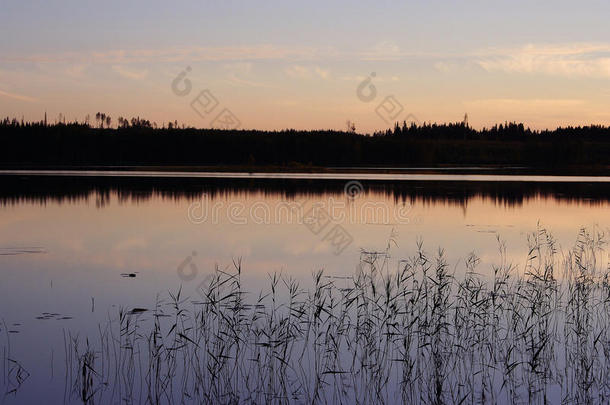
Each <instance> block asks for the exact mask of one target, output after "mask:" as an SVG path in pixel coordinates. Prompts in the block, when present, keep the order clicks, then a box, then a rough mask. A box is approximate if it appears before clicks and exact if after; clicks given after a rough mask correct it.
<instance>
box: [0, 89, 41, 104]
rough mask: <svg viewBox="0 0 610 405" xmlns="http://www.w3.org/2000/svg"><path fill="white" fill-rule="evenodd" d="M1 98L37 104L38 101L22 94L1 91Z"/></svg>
mask: <svg viewBox="0 0 610 405" xmlns="http://www.w3.org/2000/svg"><path fill="white" fill-rule="evenodd" d="M0 96H2V97H8V98H12V99H14V100H19V101H25V102H27V103H37V102H38V99H37V98H34V97H29V96H24V95H22V94H16V93H9V92H8V91H3V90H0Z"/></svg>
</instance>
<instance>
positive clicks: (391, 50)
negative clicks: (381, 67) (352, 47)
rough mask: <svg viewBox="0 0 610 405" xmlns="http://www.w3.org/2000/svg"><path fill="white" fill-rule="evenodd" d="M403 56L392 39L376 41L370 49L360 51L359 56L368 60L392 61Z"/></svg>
mask: <svg viewBox="0 0 610 405" xmlns="http://www.w3.org/2000/svg"><path fill="white" fill-rule="evenodd" d="M404 56H405V54H403V53H402V52H401V51H400V47H399V46H398V45H397V44H396V43H395V42H394V41H381V42H378V43H376V44H375V45H374V46H373V47H372V48H371V49H369V50H367V51H364V52H362V54H361V58H362V59H363V60H370V61H375V60H376V61H392V60H398V59H401V58H403V57H404Z"/></svg>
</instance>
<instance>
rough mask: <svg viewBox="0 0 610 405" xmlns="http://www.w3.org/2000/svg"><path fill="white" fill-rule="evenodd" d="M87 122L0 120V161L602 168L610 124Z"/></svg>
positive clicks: (12, 164) (102, 118)
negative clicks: (380, 126)
mask: <svg viewBox="0 0 610 405" xmlns="http://www.w3.org/2000/svg"><path fill="white" fill-rule="evenodd" d="M96 123H97V125H92V124H90V123H89V122H88V120H87V121H85V122H76V121H75V122H65V120H64V121H58V122H55V123H47V122H46V120H44V121H39V122H24V121H23V120H17V119H14V118H13V119H10V118H5V119H3V120H1V121H0V138H1V140H2V145H3V147H2V148H1V149H0V165H1V166H2V167H4V168H20V167H21V168H31V167H36V168H44V167H58V166H62V167H64V166H70V167H81V166H88V167H90V166H200V167H201V166H213V167H227V166H228V167H231V166H233V167H235V166H242V167H246V166H247V167H255V168H256V167H258V168H260V167H265V166H266V167H270V166H273V167H314V168H315V167H328V168H333V167H393V168H396V167H398V168H409V167H442V166H468V165H484V166H495V167H532V168H543V169H551V170H552V169H558V168H570V167H587V168H604V167H605V166H607V165H608V164H609V163H610V158H609V156H610V127H604V126H596V125H592V126H585V127H565V128H557V129H554V130H543V131H538V130H531V129H529V128H527V127H525V126H524V125H523V124H519V123H509V122H506V123H503V124H498V125H495V126H493V127H491V128H483V129H479V130H477V129H473V128H472V127H470V126H469V125H467V124H465V123H447V124H435V123H424V124H422V125H415V124H410V125H409V124H407V123H406V122H403V123H396V125H395V126H394V127H393V128H390V129H388V130H386V131H381V132H376V133H373V134H358V133H356V132H355V131H336V130H310V131H298V130H293V129H286V130H281V131H261V130H246V129H240V130H222V129H197V128H192V127H186V126H184V125H179V124H178V122H174V123H169V124H164V125H162V126H158V125H157V124H155V123H151V122H150V121H149V120H146V119H141V118H139V117H137V118H132V119H129V120H128V119H126V118H123V117H120V118H119V119H118V125H116V126H111V125H112V119H111V118H110V117H109V116H107V115H106V114H102V113H98V114H96Z"/></svg>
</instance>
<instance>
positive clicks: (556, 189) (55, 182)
mask: <svg viewBox="0 0 610 405" xmlns="http://www.w3.org/2000/svg"><path fill="white" fill-rule="evenodd" d="M360 183H361V184H362V187H363V191H364V193H366V194H381V195H385V196H387V197H391V198H392V199H393V200H394V201H396V202H408V203H410V204H415V203H424V204H436V203H443V204H450V205H459V206H466V205H468V203H469V202H470V201H471V200H473V199H477V198H482V199H485V200H488V201H490V202H492V203H494V204H499V205H506V206H509V207H512V206H522V205H523V204H524V203H525V202H527V201H528V200H532V199H540V198H542V199H553V200H556V201H562V202H569V203H578V204H583V205H598V204H601V203H607V202H608V201H610V182H599V181H583V182H573V181H571V182H548V181H544V182H524V181H521V180H519V176H515V180H512V181H441V180H437V181H432V180H417V181H395V180H360ZM345 184H346V182H345V180H337V179H325V178H320V179H311V178H310V179H273V178H257V179H252V178H155V177H69V176H27V175H20V176H8V175H2V176H0V204H2V205H14V204H19V203H22V202H27V203H39V204H46V203H48V202H58V203H71V202H72V203H77V202H79V201H88V200H90V199H94V200H95V202H96V205H97V206H99V207H104V206H105V205H106V204H107V203H108V201H109V199H110V196H111V194H116V196H117V198H118V200H119V201H120V202H145V201H148V200H150V199H151V198H161V199H170V200H181V199H188V200H192V199H197V198H200V197H201V196H202V195H203V194H206V195H208V196H210V197H211V198H216V197H222V196H230V195H245V194H252V193H259V194H261V195H263V196H272V197H283V198H285V199H294V198H298V197H315V196H321V195H334V196H338V195H342V194H343V193H344V187H345Z"/></svg>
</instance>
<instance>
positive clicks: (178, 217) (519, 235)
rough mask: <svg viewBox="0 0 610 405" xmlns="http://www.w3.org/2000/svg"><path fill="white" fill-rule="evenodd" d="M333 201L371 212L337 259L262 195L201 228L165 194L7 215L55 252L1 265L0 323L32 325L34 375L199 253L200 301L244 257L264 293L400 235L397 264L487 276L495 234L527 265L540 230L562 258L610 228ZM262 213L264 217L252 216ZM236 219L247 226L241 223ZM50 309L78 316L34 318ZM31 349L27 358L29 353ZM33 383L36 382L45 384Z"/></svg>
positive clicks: (163, 284) (594, 220)
mask: <svg viewBox="0 0 610 405" xmlns="http://www.w3.org/2000/svg"><path fill="white" fill-rule="evenodd" d="M295 201H297V202H301V203H303V205H304V206H305V207H309V206H312V205H313V204H314V203H321V204H324V206H325V207H328V204H329V201H331V200H330V197H328V196H316V197H301V199H297V200H295ZM332 202H333V204H335V208H336V210H335V215H338V216H340V215H341V210H342V209H343V208H338V209H337V207H344V209H345V210H346V211H349V210H354V212H366V213H367V215H365V216H358V215H357V216H356V217H355V220H354V221H351V220H348V219H347V218H349V217H346V219H345V220H344V221H342V222H341V224H342V226H344V228H345V230H346V231H347V232H348V233H349V234H350V235H351V236H352V237H353V240H354V241H353V243H352V244H351V245H349V246H348V247H347V248H346V249H345V251H343V253H342V254H341V255H339V256H336V255H334V254H333V253H332V246H331V245H330V244H329V243H328V241H323V240H322V237H323V234H324V232H322V233H320V234H318V235H314V234H313V233H311V232H310V231H309V230H308V228H307V227H306V226H305V225H303V224H301V223H298V220H295V221H293V223H289V221H288V218H287V217H286V216H282V217H281V218H276V217H274V215H275V209H276V208H277V207H278V206H280V205H282V204H283V203H285V201H283V200H282V198H281V197H278V196H264V195H263V194H262V193H252V194H248V193H241V194H239V195H230V194H226V195H221V196H218V197H217V198H214V199H213V200H209V201H207V203H208V204H210V205H209V206H210V207H213V206H216V207H220V208H218V210H217V213H218V215H217V221H212V220H211V218H210V220H208V221H206V222H203V223H199V224H194V223H191V222H189V219H188V212H189V206H191V204H192V202H189V201H187V200H178V201H174V200H169V199H165V200H164V199H160V198H156V197H155V198H152V199H150V200H148V201H144V202H138V203H136V202H121V203H119V202H118V200H117V198H116V195H113V196H112V198H111V199H110V201H109V203H108V204H107V205H106V206H105V207H103V208H97V207H96V204H95V201H94V199H89V201H88V202H84V201H80V202H76V203H67V204H61V205H60V204H57V203H54V202H49V203H47V204H46V205H31V204H27V203H23V204H20V205H14V206H5V207H2V208H1V210H0V247H26V246H39V247H42V248H44V250H45V251H46V253H35V254H24V255H13V256H8V255H5V256H0V269H1V270H0V271H1V277H2V283H1V284H0V308H3V311H2V314H1V316H2V318H3V319H4V320H5V321H6V322H7V324H9V325H10V324H12V323H14V322H18V323H22V325H21V326H19V327H17V328H16V329H18V330H20V331H21V333H19V334H11V340H12V343H13V349H14V351H19V352H20V353H19V355H20V356H21V358H22V360H23V361H24V362H25V365H26V367H27V366H28V365H29V366H30V368H33V367H34V366H33V365H35V364H39V363H40V362H43V364H50V356H51V355H50V349H49V345H50V344H51V345H56V346H55V347H57V348H61V347H62V346H61V345H62V339H63V337H62V332H61V328H70V329H71V330H81V331H86V330H89V331H91V330H94V329H91V328H94V327H95V324H96V322H99V321H101V320H103V319H106V318H107V316H108V314H109V313H112V314H113V315H114V314H116V311H117V309H118V307H119V306H123V307H127V308H132V307H136V306H137V307H144V308H151V307H152V306H153V305H154V302H155V296H156V294H157V293H164V292H166V291H167V290H172V291H176V290H177V289H178V288H179V286H180V284H181V280H180V279H179V277H178V275H177V272H176V268H177V266H178V265H179V264H180V263H182V262H183V261H184V260H185V258H187V256H189V255H190V254H191V252H193V251H196V252H197V255H196V256H194V257H193V258H192V262H193V263H194V264H195V265H196V267H197V269H198V272H199V274H198V276H197V278H196V279H195V280H194V281H191V282H183V283H182V284H183V288H184V294H186V295H189V296H191V297H192V298H193V299H198V297H197V296H196V293H195V289H196V286H197V284H198V283H199V282H200V280H203V279H204V277H205V275H206V274H208V273H209V272H211V271H212V270H213V268H214V266H215V265H216V264H217V265H218V266H220V267H221V268H226V267H229V266H230V265H231V262H232V259H233V258H236V257H242V258H243V277H244V281H245V282H246V283H245V285H247V286H248V289H249V290H254V291H258V290H260V289H261V288H263V287H265V286H266V285H267V281H266V280H267V274H268V273H272V272H276V271H278V272H280V271H281V272H283V273H284V274H287V275H292V276H294V277H296V278H297V279H299V280H302V281H303V283H304V284H307V282H308V280H310V279H311V273H312V272H313V271H314V270H316V269H320V268H324V269H326V271H327V273H329V274H336V275H345V274H350V273H351V272H353V271H354V269H355V267H356V264H357V263H358V257H359V249H360V248H364V249H367V250H382V249H383V248H384V247H385V245H386V243H387V240H388V237H389V236H390V234H391V232H392V229H394V230H395V231H396V232H397V236H396V238H395V239H396V242H397V244H398V247H396V248H393V250H392V255H393V260H397V259H399V258H403V257H406V256H409V255H411V254H413V253H414V251H415V245H416V240H417V239H418V238H422V239H423V241H424V246H425V248H426V250H427V251H428V252H429V253H430V254H431V255H433V254H434V253H435V252H436V251H437V249H438V247H443V248H444V249H445V250H446V253H447V258H448V262H449V264H450V266H451V268H456V271H457V272H460V271H462V270H463V262H461V261H460V259H461V258H464V257H466V255H467V254H468V253H469V252H471V251H473V250H474V251H475V252H476V253H477V254H478V255H479V256H480V257H482V263H481V265H480V268H479V270H480V272H482V273H487V274H489V272H490V269H491V264H492V263H497V262H498V254H497V243H496V239H495V238H496V232H497V233H498V234H499V235H500V236H501V237H502V238H503V239H505V240H506V241H507V245H508V254H509V259H510V260H513V261H514V262H516V263H517V264H519V265H521V266H522V265H523V262H524V260H525V255H526V252H527V251H526V234H527V233H529V232H532V231H534V230H535V229H536V223H537V221H540V222H541V224H542V225H543V226H547V227H549V229H550V230H551V231H552V232H553V234H554V235H555V237H556V238H557V239H558V241H559V243H560V245H561V246H562V248H563V249H564V250H567V249H569V248H571V247H572V245H573V243H574V241H575V238H576V236H577V233H578V230H579V228H580V227H581V226H594V225H596V224H597V225H598V226H600V229H605V228H603V227H604V226H607V224H609V223H610V211H609V210H608V207H607V204H606V203H602V204H600V205H597V206H588V205H587V206H586V209H585V208H584V207H583V206H581V205H579V203H566V202H558V201H556V200H553V199H544V198H532V199H529V200H526V201H525V202H524V203H523V205H522V206H514V207H507V206H503V205H495V204H494V203H492V202H491V201H490V200H488V199H484V198H480V197H476V198H473V199H471V200H470V201H469V202H468V204H467V206H460V205H455V204H446V203H426V204H423V203H419V202H415V203H414V205H413V206H412V207H410V208H409V207H407V208H408V209H407V214H406V217H401V218H400V219H401V220H402V223H400V221H397V220H396V217H390V220H389V221H380V220H379V218H380V217H379V216H378V215H380V214H379V211H378V214H374V213H372V211H367V210H364V211H363V210H362V207H363V206H366V205H367V204H371V203H375V204H374V206H375V207H384V206H385V207H388V212H390V215H392V213H393V212H394V208H395V203H394V200H393V198H391V197H390V198H388V197H386V196H384V195H382V194H374V193H372V194H368V195H367V196H361V197H359V198H356V199H355V200H353V201H351V200H349V199H347V198H346V197H343V200H342V199H341V197H336V196H335V197H334V200H332ZM230 203H239V204H241V207H242V210H241V214H240V215H239V218H236V217H235V216H233V217H231V216H230V213H229V211H228V210H227V208H228V206H229V204H230ZM214 204H215V205H214ZM262 206H266V207H269V211H268V212H269V213H271V214H270V215H271V216H270V218H269V222H270V223H271V224H270V225H266V224H260V225H259V224H256V223H255V222H256V221H258V220H259V219H260V215H261V214H260V213H261V211H260V209H261V208H260V207H262ZM253 207H257V208H256V210H258V214H256V215H254V216H252V214H251V213H252V212H255V211H256V210H253ZM346 211H344V214H346ZM346 215H349V214H346ZM376 215H377V216H376ZM338 216H337V217H336V218H338ZM236 219H238V220H241V221H243V220H244V219H245V220H246V222H247V223H246V224H235V223H232V222H236ZM214 222H216V223H214ZM375 222H384V223H375ZM132 272H137V277H136V278H123V277H121V273H132ZM92 297H93V298H94V300H95V312H94V313H92V312H91V304H92V303H91V299H92ZM112 305H116V306H115V307H112ZM43 312H50V313H59V314H62V315H67V316H73V317H74V319H72V320H63V321H58V320H36V319H35V318H36V317H37V316H40V315H41V314H42V313H43ZM47 341H48V342H54V343H49V344H47V343H46V342H47ZM27 346H29V349H28V350H24V348H25V347H27ZM62 350H63V349H62ZM62 350H59V349H56V351H55V353H54V357H55V361H56V362H58V363H57V364H56V367H59V364H60V363H59V362H60V361H63V352H62ZM41 359H42V360H41ZM47 362H48V363H47ZM44 367H47V366H46V365H45V366H44ZM35 378H39V376H38V377H35ZM35 378H33V379H32V380H31V383H32V384H34V382H35V381H38V380H36V379H35ZM38 382H40V381H38Z"/></svg>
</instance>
